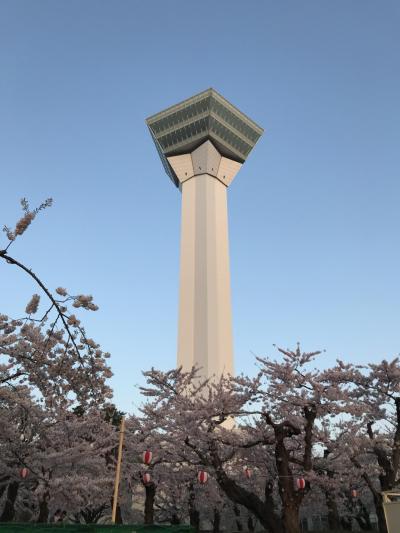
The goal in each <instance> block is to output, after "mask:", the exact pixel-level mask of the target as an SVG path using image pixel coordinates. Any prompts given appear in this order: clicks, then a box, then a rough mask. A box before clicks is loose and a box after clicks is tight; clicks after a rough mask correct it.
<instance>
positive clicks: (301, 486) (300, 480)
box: [297, 477, 306, 490]
mask: <svg viewBox="0 0 400 533" xmlns="http://www.w3.org/2000/svg"><path fill="white" fill-rule="evenodd" d="M297 488H298V489H300V490H303V489H305V488H306V480H305V479H304V478H303V477H299V478H298V480H297Z"/></svg>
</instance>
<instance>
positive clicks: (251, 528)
mask: <svg viewBox="0 0 400 533" xmlns="http://www.w3.org/2000/svg"><path fill="white" fill-rule="evenodd" d="M247 528H248V530H249V531H255V530H256V526H255V524H254V522H253V518H252V516H251V515H249V518H248V519H247Z"/></svg>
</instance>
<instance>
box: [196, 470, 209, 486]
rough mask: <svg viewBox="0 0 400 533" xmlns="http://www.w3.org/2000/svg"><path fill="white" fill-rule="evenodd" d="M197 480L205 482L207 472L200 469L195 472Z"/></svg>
mask: <svg viewBox="0 0 400 533" xmlns="http://www.w3.org/2000/svg"><path fill="white" fill-rule="evenodd" d="M197 480H198V482H199V483H201V484H202V485H204V483H207V480H208V474H207V472H205V471H204V470H200V472H199V473H198V474H197Z"/></svg>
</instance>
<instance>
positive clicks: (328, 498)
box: [325, 490, 341, 531]
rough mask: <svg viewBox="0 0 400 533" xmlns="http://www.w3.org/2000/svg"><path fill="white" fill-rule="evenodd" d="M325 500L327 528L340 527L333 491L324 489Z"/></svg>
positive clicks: (334, 528)
mask: <svg viewBox="0 0 400 533" xmlns="http://www.w3.org/2000/svg"><path fill="white" fill-rule="evenodd" d="M325 502H326V507H327V509H328V526H329V529H331V530H332V529H333V530H334V531H335V530H336V529H340V527H341V524H340V515H339V511H338V507H337V503H336V498H335V495H334V494H333V492H331V491H329V490H327V491H325Z"/></svg>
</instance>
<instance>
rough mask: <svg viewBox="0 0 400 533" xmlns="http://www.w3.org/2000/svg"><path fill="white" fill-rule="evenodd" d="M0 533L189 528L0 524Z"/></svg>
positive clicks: (183, 529) (181, 529)
mask: <svg viewBox="0 0 400 533" xmlns="http://www.w3.org/2000/svg"><path fill="white" fill-rule="evenodd" d="M0 531H1V533H30V532H32V533H153V532H154V533H156V532H157V531H159V532H162V531H165V533H168V532H169V533H188V532H193V531H194V529H193V528H192V527H190V526H144V525H135V524H132V525H123V526H120V525H115V526H112V525H97V524H88V525H83V524H61V525H54V524H33V523H31V524H0Z"/></svg>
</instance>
